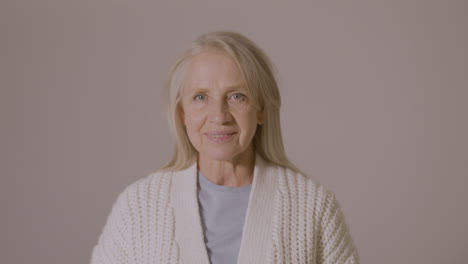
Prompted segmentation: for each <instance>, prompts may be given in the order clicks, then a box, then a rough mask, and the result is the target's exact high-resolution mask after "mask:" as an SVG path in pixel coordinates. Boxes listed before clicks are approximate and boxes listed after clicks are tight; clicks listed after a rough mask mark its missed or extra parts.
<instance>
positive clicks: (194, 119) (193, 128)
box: [184, 112, 203, 135]
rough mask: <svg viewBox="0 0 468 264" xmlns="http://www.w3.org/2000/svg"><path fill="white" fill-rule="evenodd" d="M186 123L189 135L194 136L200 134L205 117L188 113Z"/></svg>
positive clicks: (185, 116)
mask: <svg viewBox="0 0 468 264" xmlns="http://www.w3.org/2000/svg"><path fill="white" fill-rule="evenodd" d="M184 121H185V122H184V123H185V126H186V128H187V133H189V134H192V135H194V134H196V133H198V132H199V131H200V130H201V128H202V126H203V115H201V114H197V113H193V112H188V113H185V114H184Z"/></svg>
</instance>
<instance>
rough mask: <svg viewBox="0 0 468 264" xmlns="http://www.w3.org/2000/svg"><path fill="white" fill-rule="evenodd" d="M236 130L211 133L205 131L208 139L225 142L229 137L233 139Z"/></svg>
mask: <svg viewBox="0 0 468 264" xmlns="http://www.w3.org/2000/svg"><path fill="white" fill-rule="evenodd" d="M235 134H237V133H236V132H210V133H205V136H206V137H207V138H208V140H210V141H212V142H215V143H221V142H225V141H227V140H229V139H231V138H232V137H233V136H234V135H235Z"/></svg>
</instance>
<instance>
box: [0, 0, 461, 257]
mask: <svg viewBox="0 0 468 264" xmlns="http://www.w3.org/2000/svg"><path fill="white" fill-rule="evenodd" d="M0 5H1V6H0V22H1V23H0V29H1V32H0V38H1V41H0V45H1V52H2V55H1V59H0V61H1V62H0V65H1V66H0V67H1V68H0V73H1V76H0V77H1V78H0V81H1V96H0V100H1V102H0V117H1V120H0V122H1V123H0V124H1V127H0V140H1V142H0V149H1V156H0V158H1V160H0V161H1V164H0V168H1V185H0V186H1V190H0V195H1V205H2V210H1V231H0V235H1V245H0V248H1V249H0V258H1V259H0V262H1V263H8V264H10V263H13V264H20V263H38V264H50V263H67V264H82V263H88V261H89V259H90V256H91V251H92V248H93V246H94V245H95V244H96V242H97V239H98V236H99V234H100V233H101V230H102V228H103V226H104V224H105V221H106V218H107V216H108V214H109V213H110V209H111V206H112V204H113V202H114V201H115V199H116V198H117V195H118V194H119V193H120V192H121V191H122V190H123V188H124V187H125V186H127V185H128V184H130V183H131V182H134V181H135V180H137V179H139V178H142V177H145V176H147V175H148V174H149V173H151V172H152V171H154V170H156V169H157V168H158V167H160V166H161V165H163V164H164V163H165V162H166V161H167V160H168V158H169V156H170V154H171V153H172V143H171V135H170V133H169V131H168V128H167V124H166V119H165V111H164V103H165V102H164V100H163V99H162V95H163V93H162V89H163V85H164V82H165V80H166V77H167V73H168V70H169V67H170V65H171V64H172V62H173V61H174V60H175V58H176V57H177V56H178V54H180V52H181V51H182V50H183V49H184V48H185V47H186V46H187V44H188V43H189V42H190V41H191V40H193V39H194V38H196V37H197V36H198V35H200V34H202V33H205V32H209V31H214V30H234V31H238V32H240V33H243V34H245V35H246V36H248V37H250V38H251V39H252V40H254V41H255V42H257V43H258V44H259V45H260V47H262V48H263V49H264V50H265V51H266V52H267V54H269V55H270V57H271V58H272V60H273V62H274V64H275V65H276V68H277V71H278V73H279V74H278V79H279V82H280V87H281V94H282V99H283V106H282V112H281V118H282V128H283V134H284V141H285V145H286V151H287V153H288V155H289V156H290V158H291V159H292V160H293V162H295V163H296V164H297V166H298V167H300V168H301V169H303V170H304V171H306V172H307V173H309V174H311V175H314V176H315V177H316V178H318V179H319V180H320V182H321V183H323V184H324V185H325V186H327V187H329V188H330V189H332V190H333V191H334V192H335V193H336V194H337V197H338V200H339V201H340V204H341V206H342V208H343V211H344V213H345V216H346V220H347V223H348V225H349V227H350V230H351V234H352V236H353V238H354V240H355V243H356V245H357V247H358V251H359V255H360V256H361V260H362V263H379V264H390V263H411V264H427V263H451V264H466V263H468V253H467V251H466V250H467V249H468V191H467V187H468V29H467V28H468V15H467V14H468V2H467V1H463V0H460V1H443V0H440V1H411V0H406V1H372V0H368V1H363V0H361V1H333V0H332V1H297V2H295V1H281V2H280V1H278V2H274V1H184V2H181V1H158V0H153V1H118V0H115V1H110V0H106V1H100V0H95V1H58V0H57V1H21V0H10V1H2V2H1V4H0Z"/></svg>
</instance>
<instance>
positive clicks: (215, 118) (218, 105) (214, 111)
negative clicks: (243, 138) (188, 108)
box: [209, 100, 232, 124]
mask: <svg viewBox="0 0 468 264" xmlns="http://www.w3.org/2000/svg"><path fill="white" fill-rule="evenodd" d="M209 120H210V122H213V123H218V124H224V123H227V122H231V121H232V115H231V113H230V111H229V105H228V104H227V102H226V101H224V100H214V101H212V102H211V104H210V107H209Z"/></svg>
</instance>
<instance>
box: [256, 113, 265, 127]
mask: <svg viewBox="0 0 468 264" xmlns="http://www.w3.org/2000/svg"><path fill="white" fill-rule="evenodd" d="M263 121H264V119H263V111H258V112H257V124H258V125H263Z"/></svg>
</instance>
